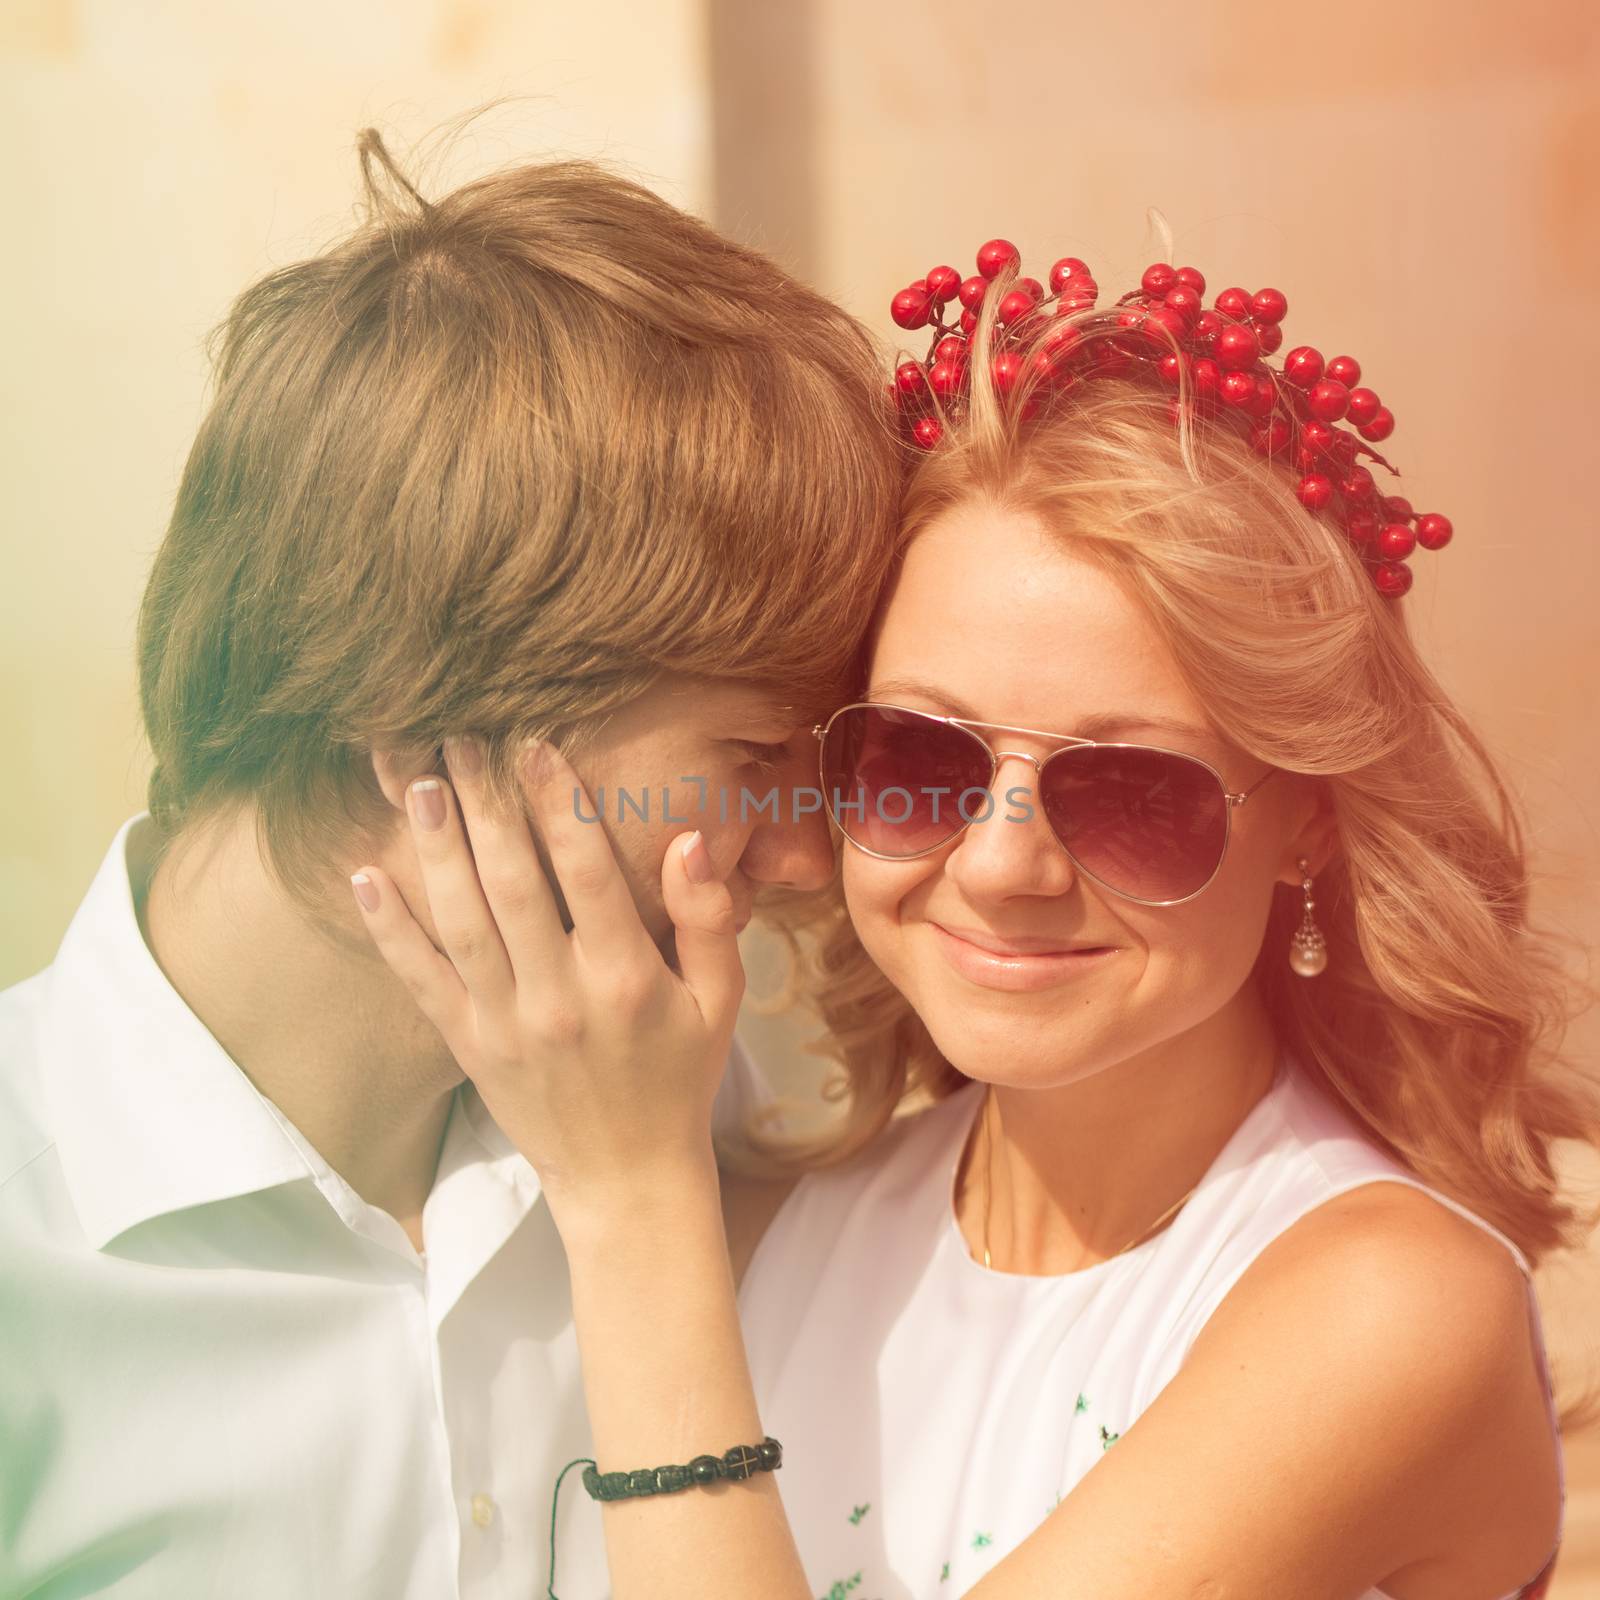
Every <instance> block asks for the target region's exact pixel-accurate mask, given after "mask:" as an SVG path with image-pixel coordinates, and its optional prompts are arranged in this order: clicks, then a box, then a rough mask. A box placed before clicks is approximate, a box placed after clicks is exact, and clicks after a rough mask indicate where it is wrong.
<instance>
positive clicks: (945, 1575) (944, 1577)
mask: <svg viewBox="0 0 1600 1600" xmlns="http://www.w3.org/2000/svg"><path fill="white" fill-rule="evenodd" d="M949 1580H950V1563H949V1562H948V1561H947V1562H945V1564H944V1570H943V1571H942V1572H941V1573H940V1574H939V1582H940V1583H948V1582H949Z"/></svg>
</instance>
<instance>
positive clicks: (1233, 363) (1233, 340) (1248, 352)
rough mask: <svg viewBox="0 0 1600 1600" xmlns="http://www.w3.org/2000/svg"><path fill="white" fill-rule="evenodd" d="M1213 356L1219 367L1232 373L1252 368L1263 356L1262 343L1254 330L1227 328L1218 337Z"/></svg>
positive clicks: (1213, 347) (1213, 348)
mask: <svg viewBox="0 0 1600 1600" xmlns="http://www.w3.org/2000/svg"><path fill="white" fill-rule="evenodd" d="M1212 354H1213V355H1215V356H1216V358H1217V365H1218V366H1219V367H1222V368H1224V369H1226V370H1227V371H1230V372H1238V371H1240V370H1241V369H1242V368H1244V367H1252V366H1254V365H1255V363H1256V361H1257V359H1258V358H1259V357H1260V355H1261V341H1260V340H1259V339H1257V338H1256V334H1255V329H1254V328H1245V327H1225V328H1224V329H1223V330H1222V331H1221V332H1220V333H1219V334H1218V335H1217V337H1216V342H1215V343H1214V344H1213V346H1212Z"/></svg>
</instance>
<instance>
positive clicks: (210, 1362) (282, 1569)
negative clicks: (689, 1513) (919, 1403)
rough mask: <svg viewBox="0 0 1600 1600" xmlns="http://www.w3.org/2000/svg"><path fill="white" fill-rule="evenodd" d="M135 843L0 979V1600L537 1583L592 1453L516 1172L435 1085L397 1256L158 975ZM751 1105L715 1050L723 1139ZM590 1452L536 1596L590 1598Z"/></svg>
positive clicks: (357, 1592)
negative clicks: (430, 1171)
mask: <svg viewBox="0 0 1600 1600" xmlns="http://www.w3.org/2000/svg"><path fill="white" fill-rule="evenodd" d="M150 833H151V825H150V824H149V822H148V821H147V819H146V817H145V816H144V815H141V816H138V817H134V818H132V819H130V820H129V821H128V822H127V823H125V824H124V825H123V827H122V828H121V830H120V831H119V832H118V834H117V836H116V839H115V840H114V841H113V843H112V846H111V849H110V851H109V852H108V854H107V856H106V858H105V861H104V863H103V864H102V866H101V868H100V870H99V872H98V874H97V875H96V877H95V880H94V882H93V885H92V886H91V887H90V890H89V892H88V894H87V896H86V897H85V899H84V901H83V903H82V905H81V906H80V907H79V909H78V912H77V914H76V916H75V917H74V919H73V921H72V924H71V926H70V928H69V929H68V931H67V934H66V937H65V938H64V940H63V941H62V944H61V948H60V950H59V952H58V954H57V956H56V959H55V961H54V963H53V964H52V965H51V966H50V967H48V968H47V969H46V970H45V971H44V972H42V973H39V974H38V975H37V976H35V977H33V978H30V979H28V980H27V981H26V982H23V983H20V984H17V985H16V986H15V987H13V988H11V989H9V990H7V991H6V992H5V993H4V994H3V995H0V1594H3V1595H7V1596H10V1595H35V1594H37V1595H41V1596H45V1595H54V1594H56V1593H57V1592H58V1586H59V1592H60V1593H63V1594H66V1593H71V1594H74V1595H77V1594H87V1593H101V1592H109V1593H114V1594H116V1595H118V1596H124V1597H127V1600H135V1597H149V1600H211V1597H219V1600H221V1597H226V1600H255V1597H260V1600H322V1597H327V1600H368V1597H370V1600H447V1597H450V1596H457V1595H459V1596H462V1597H464V1600H491V1597H493V1600H502V1597H503V1600H531V1597H533V1596H535V1595H542V1594H544V1592H545V1585H546V1583H547V1580H548V1561H549V1544H550V1523H551V1496H552V1491H553V1489H554V1486H555V1481H556V1477H557V1475H558V1474H559V1472H560V1470H561V1468H562V1467H563V1466H564V1465H565V1464H566V1463H567V1462H569V1461H571V1460H573V1459H574V1458H576V1457H580V1456H586V1455H589V1454H591V1453H592V1444H591V1440H590V1434H589V1426H588V1419H587V1416H586V1414H585V1410H584V1401H583V1392H582V1386H581V1380H580V1372H579V1366H578V1351H577V1342H576V1338H575V1336H574V1332H573V1327H572V1309H571V1301H570V1294H569V1283H568V1277H567V1265H566V1257H565V1254H564V1252H563V1250H562V1247H561V1241H560V1238H559V1236H558V1234H557V1232H556V1229H555V1226H554V1224H553V1223H552V1221H551V1218H550V1213H549V1208H548V1207H546V1206H541V1205H540V1204H539V1203H538V1202H539V1198H540V1191H539V1180H538V1177H537V1175H536V1174H535V1172H534V1170H533V1168H532V1167H531V1166H529V1164H528V1163H527V1161H526V1160H524V1159H523V1157H522V1156H520V1155H519V1154H518V1153H517V1152H516V1151H515V1149H513V1147H512V1146H511V1144H510V1143H509V1141H508V1140H507V1139H506V1138H505V1136H504V1135H503V1134H502V1133H501V1132H500V1130H499V1129H498V1128H497V1127H496V1126H495V1124H494V1122H493V1121H492V1119H491V1118H490V1117H489V1115H488V1114H487V1112H486V1111H485V1110H484V1107H483V1104H482V1102H481V1101H480V1100H479V1099H478V1097H477V1095H476V1093H475V1092H474V1091H472V1090H471V1088H470V1087H464V1088H462V1089H460V1090H458V1091H457V1094H456V1098H455V1103H454V1105H453V1107H452V1109H451V1112H450V1117H449V1122H448V1125H447V1128H446V1131H445V1137H444V1143H443V1147H442V1153H441V1156H440V1160H439V1167H438V1173H437V1176H436V1179H435V1181H434V1185H433V1188H432V1191H431V1193H430V1194H429V1196H428V1200H427V1203H426V1205H425V1207H424V1209H423V1214H422V1227H423V1237H424V1239H425V1241H426V1246H427V1250H426V1255H425V1257H424V1256H419V1255H418V1254H417V1253H416V1251H415V1250H414V1249H413V1248H412V1246H411V1243H410V1241H409V1240H408V1239H407V1237H406V1234H405V1232H404V1230H403V1229H402V1228H401V1227H400V1225H399V1223H398V1222H396V1221H395V1219H394V1218H393V1217H391V1216H389V1215H388V1214H387V1213H386V1212H383V1211H381V1210H378V1209H377V1208H375V1207H373V1206H370V1205H368V1204H367V1203H366V1202H365V1201H363V1200H362V1199H361V1198H360V1196H359V1195H357V1194H356V1193H355V1192H354V1191H353V1190H352V1189H351V1188H350V1186H349V1185H348V1184H346V1183H345V1182H344V1180H343V1179H341V1178H340V1177H339V1175H338V1174H337V1173H335V1172H334V1171H333V1170H332V1169H331V1168H330V1167H329V1166H328V1164H327V1163H326V1162H325V1161H324V1160H323V1159H322V1158H321V1157H320V1156H319V1155H318V1154H317V1153H316V1151H315V1150H313V1149H312V1148H311V1146H310V1145H309V1144H308V1143H307V1142H306V1140H305V1139H304V1138H302V1137H301V1136H300V1134H299V1133H298V1131H297V1130H296V1129H295V1128H294V1127H293V1126H292V1125H291V1124H290V1123H289V1122H288V1120H287V1118H285V1117H284V1116H283V1115H282V1113H281V1112H279V1111H278V1110H277V1108H276V1107H275V1106H273V1105H272V1103H271V1102H270V1101H268V1100H267V1099H266V1098H264V1097H263V1096H262V1095H261V1094H260V1093H259V1092H258V1091H257V1090H256V1088H255V1087H254V1086H253V1085H252V1084H251V1082H250V1080H249V1079H248V1078H247V1077H246V1076H245V1074H244V1073H243V1072H242V1071H240V1069H239V1068H238V1067H237V1066H236V1065H235V1064H234V1062H233V1061H232V1060H231V1059H230V1058H229V1057H228V1056H227V1054H226V1053H225V1052H224V1051H223V1049H222V1047H221V1046H220V1045H219V1044H218V1043H217V1041H216V1040H215V1039H214V1038H213V1037H212V1036H211V1034H210V1033H208V1032H207V1031H206V1028H205V1027H204V1025H203V1024H202V1023H201V1022H200V1020H199V1018H197V1017H196V1016H195V1015H194V1013H193V1012H191V1011H190V1010H189V1008H188V1007H187V1006H186V1005H185V1004H184V1002H183V1000H182V998H181V997H180V996H179V995H178V993H177V992H176V991H175V990H174V989H173V988H172V986H171V985H170V984H169V983H168V982H167V980H166V978H165V976H164V975H163V974H162V972H161V969H160V967H159V966H158V965H157V963H156V961H155V960H154V958H153V957H152V955H151V954H150V951H149V949H148V947H147V946H146V945H145V942H144V939H143V936H142V935H141V933H140V930H139V925H138V920H137V917H136V915H135V911H134V903H135V901H134V896H135V894H136V893H137V894H142V893H143V888H144V884H145V882H146V881H147V873H148V858H149V857H148V851H149V844H150ZM766 1098H768V1091H767V1090H766V1089H765V1087H764V1085H762V1084H761V1082H760V1080H759V1078H758V1077H757V1075H756V1074H755V1072H754V1070H753V1068H752V1067H751V1064H750V1062H749V1060H748V1058H747V1056H746V1055H745V1053H744V1052H743V1051H742V1050H741V1049H740V1048H739V1047H738V1046H737V1045H736V1046H735V1048H734V1050H733V1053H732V1055H731V1057H730V1061H729V1069H728V1071H727V1073H726V1075H725V1077H724V1080H723V1084H722V1087H721V1089H720V1091H719V1093H718V1096H717V1125H718V1127H719V1129H723V1130H727V1129H731V1128H732V1127H734V1126H735V1125H736V1122H737V1119H738V1117H739V1115H740V1114H741V1112H742V1110H743V1109H744V1107H745V1106H746V1105H748V1104H749V1103H751V1101H752V1100H759V1099H766ZM644 1336H647V1331H646V1330H641V1337H644ZM649 1464H650V1463H644V1462H640V1463H632V1465H641V1466H643V1465H649ZM581 1470H582V1469H581V1468H574V1469H573V1471H572V1472H570V1473H569V1474H568V1475H567V1478H566V1481H565V1483H564V1484H563V1487H562V1491H561V1498H560V1518H559V1521H558V1523H557V1530H558V1568H557V1573H556V1592H557V1594H558V1595H560V1596H561V1600H593V1597H598V1596H603V1595H605V1594H606V1593H607V1592H608V1589H609V1584H608V1580H607V1578H606V1569H605V1557H604V1548H603V1543H602V1533H601V1524H600V1508H599V1507H598V1506H596V1505H595V1504H594V1503H593V1502H592V1501H590V1499H589V1497H588V1495H587V1494H586V1493H585V1492H584V1489H583V1486H582V1483H581V1482H580V1481H579V1478H580V1473H581Z"/></svg>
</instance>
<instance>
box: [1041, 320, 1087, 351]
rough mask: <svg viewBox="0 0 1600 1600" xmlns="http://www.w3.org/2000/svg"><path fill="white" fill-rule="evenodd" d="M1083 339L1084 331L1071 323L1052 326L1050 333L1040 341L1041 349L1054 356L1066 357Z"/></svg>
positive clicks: (1059, 323) (1058, 323)
mask: <svg viewBox="0 0 1600 1600" xmlns="http://www.w3.org/2000/svg"><path fill="white" fill-rule="evenodd" d="M1082 338H1083V330H1082V329H1081V328H1079V327H1078V326H1076V325H1075V324H1074V323H1071V322H1057V323H1054V324H1052V326H1051V328H1050V331H1049V332H1048V333H1047V334H1046V335H1045V336H1044V338H1043V339H1042V340H1041V341H1040V345H1039V348H1040V349H1041V350H1048V351H1049V352H1050V354H1051V355H1052V356H1056V357H1061V356H1065V355H1066V354H1067V353H1068V352H1069V351H1070V350H1071V349H1072V348H1073V346H1074V345H1076V344H1078V343H1079V341H1080V340H1081V339H1082Z"/></svg>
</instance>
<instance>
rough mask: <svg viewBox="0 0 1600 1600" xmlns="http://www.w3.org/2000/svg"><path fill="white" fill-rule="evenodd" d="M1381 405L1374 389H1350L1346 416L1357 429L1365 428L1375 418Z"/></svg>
mask: <svg viewBox="0 0 1600 1600" xmlns="http://www.w3.org/2000/svg"><path fill="white" fill-rule="evenodd" d="M1382 405H1383V402H1382V401H1381V400H1380V399H1379V398H1378V394H1377V391H1376V390H1375V389H1352V390H1351V391H1350V409H1349V411H1348V412H1347V413H1346V415H1347V416H1348V417H1349V418H1350V420H1351V421H1352V422H1353V423H1354V424H1355V425H1356V426H1357V427H1358V428H1361V427H1365V426H1366V424H1367V423H1369V422H1371V421H1372V419H1373V418H1374V417H1375V416H1377V414H1378V411H1379V408H1380V407H1381V406H1382Z"/></svg>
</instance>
